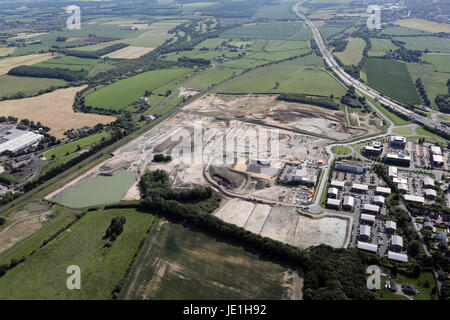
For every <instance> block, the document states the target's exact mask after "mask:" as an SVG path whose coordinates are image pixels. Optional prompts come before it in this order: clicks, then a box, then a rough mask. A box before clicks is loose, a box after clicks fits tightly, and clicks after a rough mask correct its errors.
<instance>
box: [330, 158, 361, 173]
mask: <svg viewBox="0 0 450 320" xmlns="http://www.w3.org/2000/svg"><path fill="white" fill-rule="evenodd" d="M334 169H335V170H338V171H345V172H352V173H358V174H361V173H364V172H365V171H367V170H368V169H369V166H368V165H367V164H364V163H360V162H355V161H349V160H343V161H337V162H336V163H335V165H334Z"/></svg>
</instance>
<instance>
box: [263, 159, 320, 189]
mask: <svg viewBox="0 0 450 320" xmlns="http://www.w3.org/2000/svg"><path fill="white" fill-rule="evenodd" d="M259 161H261V160H259ZM318 173H319V171H318V170H317V169H316V168H310V167H308V165H307V163H306V162H305V163H302V164H300V165H299V166H298V167H297V170H296V171H295V173H294V174H293V175H291V176H290V178H291V181H293V182H299V183H302V184H308V185H315V184H316V182H317V176H318Z"/></svg>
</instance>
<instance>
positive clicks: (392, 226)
mask: <svg viewBox="0 0 450 320" xmlns="http://www.w3.org/2000/svg"><path fill="white" fill-rule="evenodd" d="M396 229H397V224H396V223H395V222H394V221H386V232H387V233H389V234H393V233H394V232H395V230H396Z"/></svg>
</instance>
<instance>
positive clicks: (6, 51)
mask: <svg viewBox="0 0 450 320" xmlns="http://www.w3.org/2000/svg"><path fill="white" fill-rule="evenodd" d="M14 49H16V48H15V47H0V57H6V56H7V55H10V54H12V53H13V52H14Z"/></svg>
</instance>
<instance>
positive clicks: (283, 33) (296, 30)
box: [221, 22, 311, 40]
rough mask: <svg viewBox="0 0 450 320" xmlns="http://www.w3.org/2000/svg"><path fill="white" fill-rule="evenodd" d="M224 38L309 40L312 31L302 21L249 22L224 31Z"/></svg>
mask: <svg viewBox="0 0 450 320" xmlns="http://www.w3.org/2000/svg"><path fill="white" fill-rule="evenodd" d="M221 37H224V38H233V39H234V38H250V39H273V40H309V39H310V38H311V31H310V30H309V29H308V28H307V27H305V26H304V25H302V24H301V23H291V22H264V23H256V24H247V25H243V26H240V27H236V28H233V29H230V30H227V31H225V32H224V33H222V35H221Z"/></svg>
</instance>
